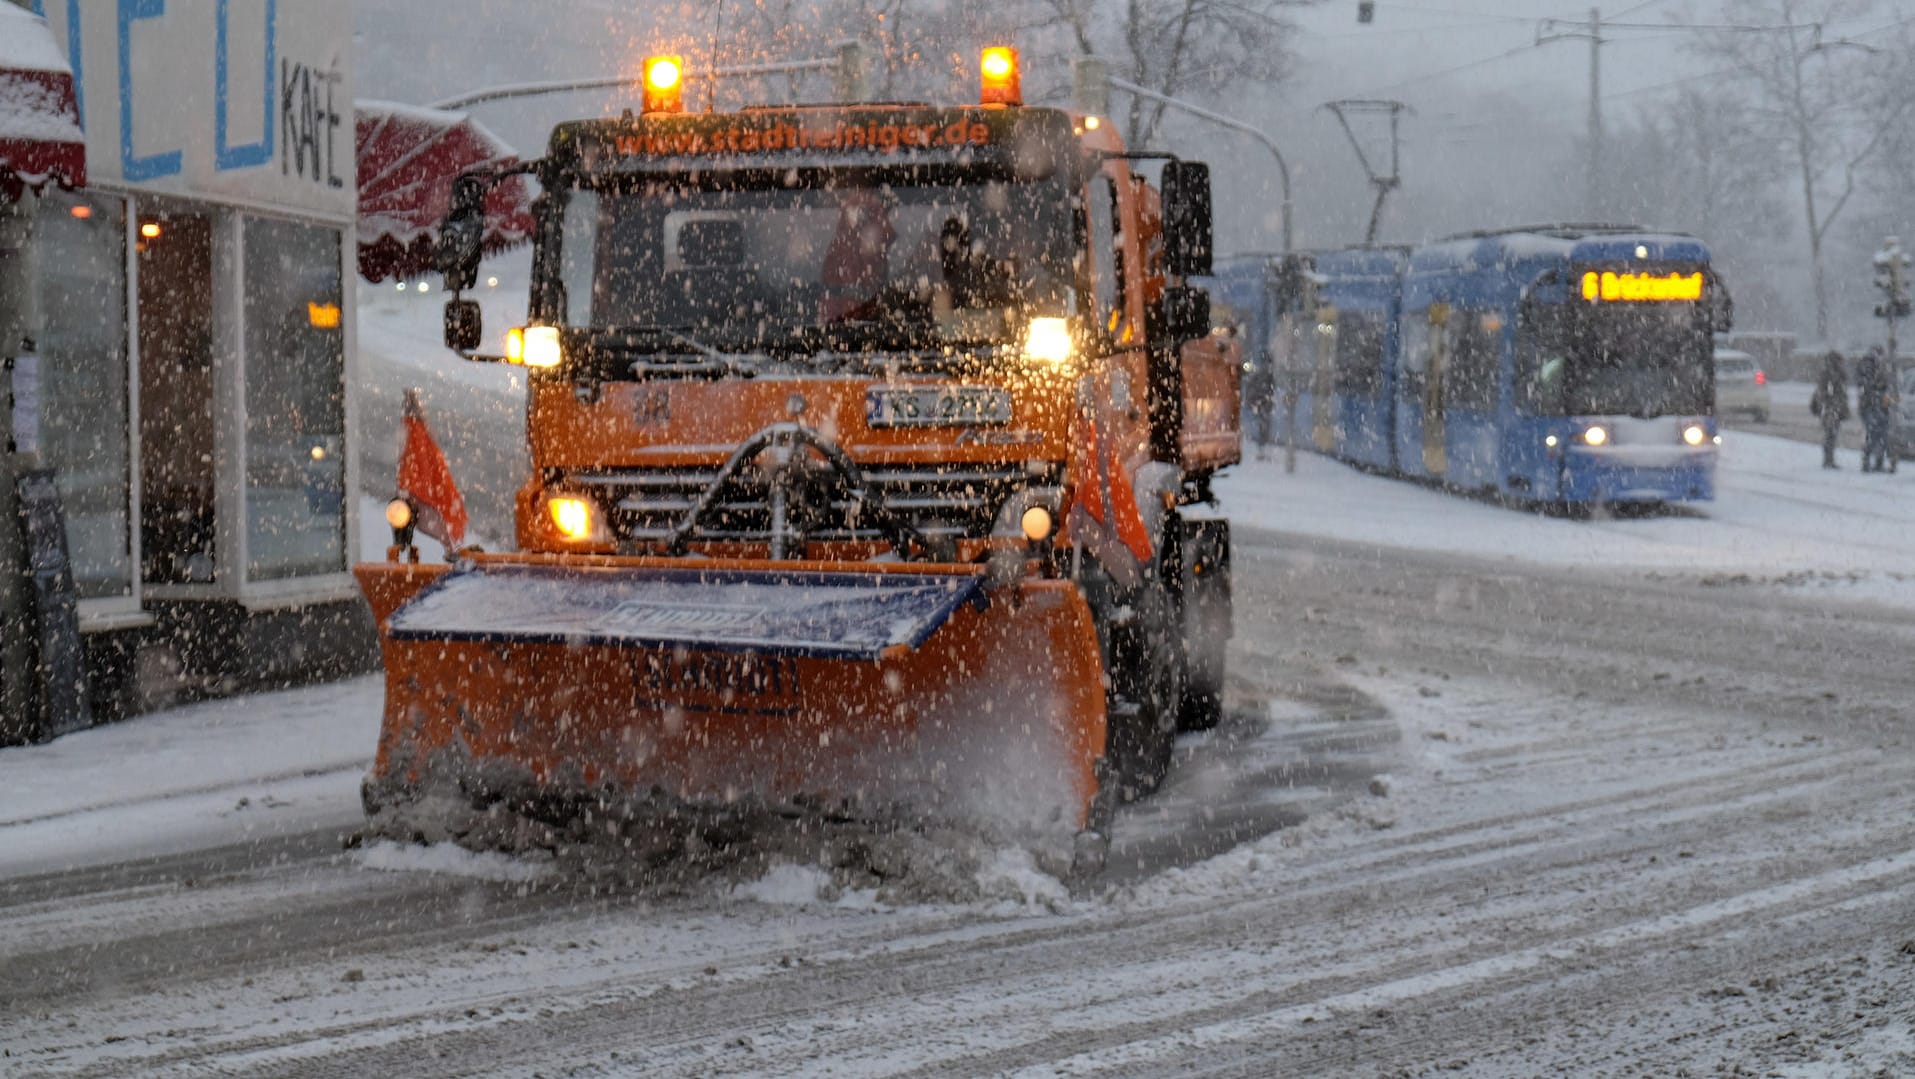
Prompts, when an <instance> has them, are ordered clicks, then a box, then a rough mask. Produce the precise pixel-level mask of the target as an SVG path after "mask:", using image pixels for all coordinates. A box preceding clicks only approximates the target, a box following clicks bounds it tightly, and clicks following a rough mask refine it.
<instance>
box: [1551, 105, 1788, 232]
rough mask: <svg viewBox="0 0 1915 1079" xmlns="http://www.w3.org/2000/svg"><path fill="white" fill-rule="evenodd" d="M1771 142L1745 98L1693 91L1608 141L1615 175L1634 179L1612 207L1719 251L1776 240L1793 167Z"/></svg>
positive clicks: (1622, 128) (1618, 192)
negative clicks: (1782, 193) (1784, 186)
mask: <svg viewBox="0 0 1915 1079" xmlns="http://www.w3.org/2000/svg"><path fill="white" fill-rule="evenodd" d="M1770 143H1771V140H1769V139H1768V138H1767V137H1766V136H1765V135H1764V134H1763V133H1762V131H1761V130H1760V129H1759V127H1758V125H1757V123H1756V119H1755V117H1754V115H1753V114H1752V110H1751V109H1750V107H1749V106H1748V105H1747V104H1746V103H1745V102H1743V101H1742V100H1740V99H1739V98H1738V97H1736V96H1734V95H1732V94H1728V93H1724V92H1722V91H1719V90H1713V91H1712V90H1701V89H1696V88H1693V87H1692V88H1687V89H1685V90H1684V91H1683V92H1682V94H1681V96H1679V97H1678V98H1677V99H1676V100H1675V101H1674V102H1673V103H1672V104H1669V105H1659V106H1657V107H1656V108H1654V109H1648V110H1644V111H1643V112H1641V113H1640V114H1638V117H1637V119H1636V120H1635V122H1634V123H1624V124H1622V125H1619V126H1618V128H1617V129H1616V130H1615V131H1613V132H1612V133H1611V134H1610V136H1609V137H1608V138H1607V139H1606V140H1605V146H1604V151H1603V153H1604V157H1605V158H1606V159H1607V160H1608V161H1609V167H1610V171H1611V173H1612V174H1613V175H1616V176H1622V177H1628V179H1629V183H1628V184H1626V185H1619V186H1618V187H1617V189H1616V190H1614V191H1612V192H1611V193H1610V200H1611V203H1612V207H1613V209H1614V210H1616V211H1617V212H1618V215H1619V216H1620V217H1623V218H1627V219H1629V220H1631V221H1634V222H1637V223H1639V224H1643V225H1650V226H1657V227H1667V228H1680V229H1686V230H1688V231H1691V232H1694V233H1695V234H1696V235H1698V236H1700V237H1702V238H1703V239H1704V240H1707V241H1709V243H1710V244H1711V245H1712V246H1736V245H1738V244H1740V243H1742V242H1744V241H1746V240H1748V239H1751V238H1755V239H1776V238H1778V237H1779V236H1780V234H1781V233H1782V232H1783V225H1782V223H1781V220H1780V218H1781V215H1782V214H1783V213H1784V212H1785V210H1784V207H1783V206H1782V205H1781V204H1780V203H1779V201H1778V199H1777V197H1776V186H1775V185H1776V182H1777V181H1778V180H1779V179H1781V178H1782V177H1784V176H1785V175H1787V163H1786V162H1785V161H1779V160H1777V158H1776V156H1775V154H1774V153H1773V152H1772V148H1771V145H1770ZM1578 152H1581V151H1578Z"/></svg>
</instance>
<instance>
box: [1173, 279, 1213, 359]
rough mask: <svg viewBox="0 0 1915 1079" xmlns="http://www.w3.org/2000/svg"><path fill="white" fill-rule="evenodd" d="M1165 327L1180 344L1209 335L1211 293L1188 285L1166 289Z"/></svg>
mask: <svg viewBox="0 0 1915 1079" xmlns="http://www.w3.org/2000/svg"><path fill="white" fill-rule="evenodd" d="M1164 329H1165V331H1166V332H1168V333H1169V334H1170V338H1171V340H1173V341H1176V342H1178V343H1180V344H1181V343H1182V342H1185V341H1194V340H1196V339H1197V338H1200V337H1207V336H1209V334H1210V293H1208V292H1205V291H1204V290H1203V289H1200V288H1191V287H1190V286H1188V285H1176V286H1173V287H1171V288H1168V289H1165V290H1164Z"/></svg>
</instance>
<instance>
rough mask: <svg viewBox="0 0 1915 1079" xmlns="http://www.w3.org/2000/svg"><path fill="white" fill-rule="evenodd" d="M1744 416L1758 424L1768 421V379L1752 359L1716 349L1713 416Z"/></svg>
mask: <svg viewBox="0 0 1915 1079" xmlns="http://www.w3.org/2000/svg"><path fill="white" fill-rule="evenodd" d="M1735 413H1746V414H1747V415H1748V416H1749V417H1750V418H1751V419H1753V420H1755V422H1757V423H1767V422H1768V421H1769V376H1768V374H1767V373H1766V372H1764V371H1763V370H1762V368H1760V367H1757V366H1756V363H1755V357H1754V356H1751V355H1749V354H1748V353H1746V352H1738V351H1736V350H1735V349H1732V348H1719V349H1716V415H1717V416H1728V415H1731V414H1735Z"/></svg>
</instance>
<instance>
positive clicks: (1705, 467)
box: [1270, 226, 1730, 503]
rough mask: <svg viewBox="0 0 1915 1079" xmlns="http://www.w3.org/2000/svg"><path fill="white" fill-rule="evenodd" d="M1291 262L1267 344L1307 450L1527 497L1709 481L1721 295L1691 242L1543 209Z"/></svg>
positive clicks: (1693, 496)
mask: <svg viewBox="0 0 1915 1079" xmlns="http://www.w3.org/2000/svg"><path fill="white" fill-rule="evenodd" d="M1297 260H1298V261H1296V262H1295V263H1294V270H1295V272H1294V273H1292V274H1291V275H1290V278H1289V279H1290V280H1292V281H1294V282H1295V283H1296V284H1295V287H1294V288H1293V289H1292V290H1291V295H1290V297H1289V298H1288V299H1289V302H1287V303H1286V304H1285V305H1284V308H1285V317H1284V319H1283V325H1282V327H1281V328H1280V329H1279V331H1278V333H1277V335H1276V339H1274V340H1273V341H1272V348H1271V350H1270V352H1271V362H1272V364H1273V366H1274V367H1275V368H1276V374H1277V377H1278V378H1284V377H1286V375H1287V377H1289V378H1291V379H1292V380H1293V382H1292V384H1293V385H1297V388H1298V389H1299V390H1301V391H1302V394H1303V402H1304V405H1303V409H1302V412H1301V415H1300V416H1299V417H1298V419H1299V421H1300V422H1299V423H1298V425H1297V426H1298V430H1297V432H1296V433H1297V434H1299V435H1301V434H1303V433H1304V432H1305V431H1306V430H1307V432H1308V439H1309V441H1310V443H1312V444H1313V445H1314V448H1316V449H1318V450H1320V451H1322V452H1325V453H1328V454H1331V455H1333V456H1336V457H1339V458H1342V459H1343V460H1346V461H1349V462H1350V463H1352V464H1356V465H1360V466H1363V467H1368V468H1373V469H1377V470H1381V471H1388V472H1395V473H1399V474H1401V475H1405V476H1410V477H1416V478H1420V479H1425V480H1429V481H1433V482H1437V483H1441V484H1443V485H1445V486H1449V487H1453V488H1457V489H1462V490H1469V491H1480V492H1486V493H1490V494H1494V495H1498V496H1501V497H1505V498H1510V499H1514V500H1522V501H1535V502H1547V503H1590V502H1638V503H1655V502H1680V501H1697V500H1707V499H1711V498H1713V497H1714V494H1715V460H1716V451H1717V446H1718V445H1719V443H1720V439H1719V438H1718V437H1717V434H1716V423H1715V416H1714V412H1715V402H1714V393H1715V378H1714V371H1713V367H1712V364H1713V359H1712V355H1713V349H1712V344H1711V343H1712V339H1713V335H1714V334H1715V333H1716V332H1719V331H1722V330H1726V329H1727V328H1728V324H1729V311H1730V301H1729V296H1728V293H1727V292H1726V290H1725V289H1724V288H1723V286H1722V283H1721V282H1720V281H1719V280H1718V279H1717V277H1716V275H1715V274H1714V273H1713V272H1712V271H1711V269H1710V266H1709V250H1708V248H1707V246H1705V245H1704V244H1703V243H1702V241H1700V240H1698V239H1696V238H1694V237H1692V236H1686V235H1682V234H1677V233H1664V232H1651V231H1647V230H1643V229H1640V228H1630V227H1610V226H1544V227H1534V228H1519V229H1508V230H1501V231H1495V232H1482V233H1472V234H1469V235H1466V236H1460V237H1454V238H1451V239H1447V240H1442V241H1438V242H1435V243H1432V244H1428V245H1425V246H1422V247H1418V248H1414V249H1400V248H1376V247H1366V248H1352V249H1346V250H1341V251H1329V252H1320V253H1317V254H1315V255H1308V256H1297Z"/></svg>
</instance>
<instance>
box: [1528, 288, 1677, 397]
mask: <svg viewBox="0 0 1915 1079" xmlns="http://www.w3.org/2000/svg"><path fill="white" fill-rule="evenodd" d="M1709 363H1710V335H1709V330H1708V327H1707V324H1706V323H1705V322H1704V321H1703V319H1702V318H1701V317H1699V315H1698V313H1697V310H1696V305H1695V304H1693V303H1682V302H1675V303H1632V304H1605V305H1602V306H1599V307H1585V306H1583V305H1580V304H1573V303H1572V304H1560V303H1557V304H1544V303H1532V304H1529V305H1527V306H1526V307H1525V309H1524V312H1523V321H1522V327H1521V331H1520V334H1519V337H1518V347H1517V378H1516V384H1517V401H1518V404H1519V405H1520V406H1521V407H1522V410H1523V411H1525V412H1528V413H1530V414H1532V415H1541V416H1664V415H1699V414H1704V413H1707V412H1709V411H1710V409H1711V407H1712V405H1713V398H1714V380H1713V379H1712V378H1711V376H1710V370H1709Z"/></svg>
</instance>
